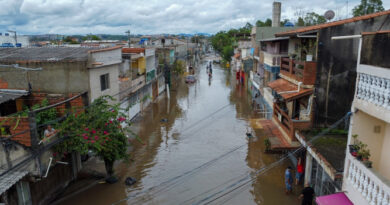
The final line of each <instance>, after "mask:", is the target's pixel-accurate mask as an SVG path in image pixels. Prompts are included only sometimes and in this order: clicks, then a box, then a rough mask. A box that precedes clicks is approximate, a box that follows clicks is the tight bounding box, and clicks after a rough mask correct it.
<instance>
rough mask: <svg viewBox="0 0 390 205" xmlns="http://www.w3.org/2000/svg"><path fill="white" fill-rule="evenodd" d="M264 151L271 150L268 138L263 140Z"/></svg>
mask: <svg viewBox="0 0 390 205" xmlns="http://www.w3.org/2000/svg"><path fill="white" fill-rule="evenodd" d="M264 145H265V151H269V150H270V149H271V141H270V140H269V139H268V138H265V139H264Z"/></svg>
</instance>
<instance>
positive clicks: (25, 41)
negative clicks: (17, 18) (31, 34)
mask: <svg viewBox="0 0 390 205" xmlns="http://www.w3.org/2000/svg"><path fill="white" fill-rule="evenodd" d="M16 40H17V42H18V43H21V44H22V47H27V46H29V45H30V39H29V38H28V36H16ZM3 43H12V44H13V45H14V46H15V44H16V42H15V36H14V34H13V33H10V34H9V36H5V33H3V34H2V35H1V36H0V45H1V44H3Z"/></svg>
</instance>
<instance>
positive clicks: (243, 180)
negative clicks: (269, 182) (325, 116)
mask: <svg viewBox="0 0 390 205" xmlns="http://www.w3.org/2000/svg"><path fill="white" fill-rule="evenodd" d="M351 115H352V113H350V112H349V113H347V114H346V115H345V116H344V117H343V118H341V119H339V120H338V121H337V122H335V123H334V124H333V125H331V126H330V127H328V128H327V129H325V130H323V131H322V132H320V133H319V134H317V135H316V136H314V137H313V138H312V139H311V140H309V141H308V143H311V142H313V141H315V140H317V139H318V138H319V137H322V136H323V135H324V134H326V133H328V132H329V131H330V130H332V129H334V128H335V127H337V126H338V125H339V124H340V123H341V122H343V121H344V120H345V119H346V118H348V117H350V116H351ZM304 149H306V148H305V147H304V146H301V147H300V148H298V149H296V150H295V151H293V152H291V153H290V154H295V153H297V152H299V151H302V150H304ZM285 159H288V154H286V155H285V156H284V157H282V158H281V159H279V160H278V161H276V162H273V163H271V164H269V165H266V166H264V167H262V168H260V169H259V170H257V171H256V172H255V176H254V177H251V175H247V176H245V177H243V178H240V179H238V180H237V181H235V182H233V183H232V184H230V185H229V186H227V187H225V188H223V189H221V190H219V191H218V192H215V193H213V194H211V195H209V196H207V197H205V198H203V199H201V200H199V201H198V202H196V203H195V204H202V203H204V204H210V203H211V202H214V201H216V200H218V199H220V198H222V197H224V196H226V195H228V194H230V193H231V192H233V191H235V190H237V189H239V188H241V187H243V186H244V185H246V184H248V183H250V182H252V181H253V180H255V179H256V178H257V176H258V174H261V173H265V172H266V171H268V170H269V169H271V168H273V167H275V166H277V165H278V164H279V163H281V162H283V161H284V160H285ZM248 179H249V180H248ZM236 185H238V186H237V187H235V186H236ZM225 191H226V192H225ZM223 192H225V193H223ZM221 193H223V194H221ZM219 194H221V195H219ZM218 195H219V196H218Z"/></svg>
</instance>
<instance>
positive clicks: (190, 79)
mask: <svg viewBox="0 0 390 205" xmlns="http://www.w3.org/2000/svg"><path fill="white" fill-rule="evenodd" d="M195 81H196V78H195V76H193V75H187V77H186V83H194V82H195Z"/></svg>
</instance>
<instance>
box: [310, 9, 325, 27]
mask: <svg viewBox="0 0 390 205" xmlns="http://www.w3.org/2000/svg"><path fill="white" fill-rule="evenodd" d="M325 22H326V19H325V17H324V16H322V15H319V14H317V13H315V12H310V13H307V14H306V16H305V26H312V25H317V24H321V23H325Z"/></svg>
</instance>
